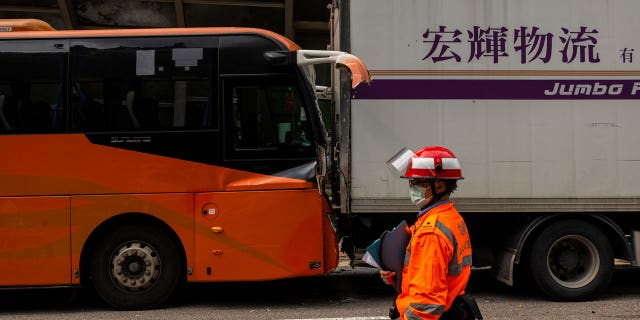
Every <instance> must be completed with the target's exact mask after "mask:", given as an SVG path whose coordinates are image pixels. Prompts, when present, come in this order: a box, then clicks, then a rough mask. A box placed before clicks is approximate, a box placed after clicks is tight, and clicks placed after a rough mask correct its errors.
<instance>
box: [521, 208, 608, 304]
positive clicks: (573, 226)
mask: <svg viewBox="0 0 640 320" xmlns="http://www.w3.org/2000/svg"><path fill="white" fill-rule="evenodd" d="M530 266H531V272H532V275H533V279H534V280H535V282H536V284H537V285H538V287H539V288H540V289H541V290H542V291H543V292H544V293H545V294H547V295H548V296H550V297H551V298H553V299H556V300H563V301H575V300H585V299H589V298H591V297H592V296H594V295H595V294H597V293H599V292H600V291H601V290H603V289H605V288H606V287H607V286H608V285H609V283H610V282H611V277H612V276H613V270H614V265H613V251H612V249H611V245H610V244H609V241H608V240H607V238H606V237H605V236H604V234H603V233H602V232H601V231H600V230H598V229H597V228H596V227H594V226H593V225H591V224H589V223H586V222H583V221H580V220H566V221H560V222H557V223H555V224H553V225H551V226H550V227H548V228H547V229H545V230H544V231H543V232H542V233H541V234H540V235H539V236H538V237H537V238H536V240H535V242H534V244H533V248H532V250H531V260H530Z"/></svg>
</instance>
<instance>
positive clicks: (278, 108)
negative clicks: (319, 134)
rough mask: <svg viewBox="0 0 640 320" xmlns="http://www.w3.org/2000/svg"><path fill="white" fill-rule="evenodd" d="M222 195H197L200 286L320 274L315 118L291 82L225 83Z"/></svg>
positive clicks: (229, 79) (235, 80) (320, 216)
mask: <svg viewBox="0 0 640 320" xmlns="http://www.w3.org/2000/svg"><path fill="white" fill-rule="evenodd" d="M222 82H223V100H224V101H223V110H224V121H223V127H224V128H223V131H224V135H225V138H224V148H223V149H224V150H223V151H224V161H223V165H224V166H225V167H227V168H229V169H230V173H228V174H227V175H228V176H227V177H225V179H224V181H225V185H224V186H223V190H222V191H220V192H211V193H201V194H197V195H196V217H197V223H196V224H197V228H198V230H196V237H197V238H196V252H198V256H197V258H196V260H197V262H196V264H197V270H196V271H195V273H196V278H197V279H198V280H264V279H275V278H283V277H291V276H300V275H313V274H322V272H323V251H322V243H323V241H322V240H323V239H322V237H323V235H322V222H323V211H322V201H323V200H324V199H323V198H322V197H321V195H320V194H319V192H318V189H317V188H316V185H315V183H314V181H315V174H316V164H317V163H316V160H317V156H316V151H315V150H316V149H315V148H316V143H315V142H314V134H313V131H312V130H311V123H310V121H311V117H309V115H308V114H307V112H308V111H305V108H303V104H302V103H303V102H302V101H303V99H302V97H301V96H300V91H299V89H298V87H297V86H296V85H295V83H294V82H287V81H286V79H282V78H277V77H276V78H273V77H271V78H269V77H255V76H251V77H247V76H234V77H222Z"/></svg>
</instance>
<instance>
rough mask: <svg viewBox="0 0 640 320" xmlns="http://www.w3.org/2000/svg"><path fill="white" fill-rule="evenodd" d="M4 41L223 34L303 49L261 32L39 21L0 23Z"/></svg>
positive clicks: (265, 31)
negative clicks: (59, 25)
mask: <svg viewBox="0 0 640 320" xmlns="http://www.w3.org/2000/svg"><path fill="white" fill-rule="evenodd" d="M0 30H2V31H12V32H0V39H56V38H112V37H113V38H117V37H154V36H191V35H222V34H258V35H262V36H265V37H267V38H271V39H274V40H276V41H278V42H280V43H282V44H283V45H284V46H285V47H286V48H287V49H289V50H291V51H294V50H299V49H301V48H300V46H298V45H297V44H296V43H295V42H293V41H291V40H290V39H288V38H286V37H285V36H283V35H281V34H278V33H275V32H272V31H268V30H264V29H257V28H239V27H200V28H153V29H100V30H55V29H53V28H52V27H51V26H50V25H49V24H48V23H46V22H44V21H41V20H37V19H0Z"/></svg>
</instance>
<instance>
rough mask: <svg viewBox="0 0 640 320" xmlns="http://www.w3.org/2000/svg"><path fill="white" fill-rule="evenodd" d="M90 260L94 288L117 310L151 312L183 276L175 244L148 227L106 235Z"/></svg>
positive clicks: (134, 226)
mask: <svg viewBox="0 0 640 320" xmlns="http://www.w3.org/2000/svg"><path fill="white" fill-rule="evenodd" d="M94 249H95V251H94V253H93V256H92V260H91V278H92V282H93V286H94V288H95V289H96V291H97V293H98V294H99V295H100V297H102V299H103V300H104V301H105V302H107V303H108V304H110V305H111V306H113V307H114V308H116V309H121V310H131V309H152V308H156V307H159V306H160V305H161V304H163V303H164V302H165V301H166V300H167V299H168V298H169V297H170V296H171V294H172V293H173V291H174V290H175V289H176V287H177V286H178V285H179V283H180V281H181V279H182V277H181V276H180V275H181V272H180V257H179V254H178V250H177V248H176V244H175V242H174V241H172V240H171V237H170V236H169V235H167V234H166V232H163V231H161V230H160V229H158V228H153V227H150V226H148V225H142V224H132V225H124V226H121V227H118V228H115V229H112V230H111V231H110V232H107V234H105V236H104V237H103V238H102V241H100V242H99V243H98V244H97V245H96V247H95V248H94Z"/></svg>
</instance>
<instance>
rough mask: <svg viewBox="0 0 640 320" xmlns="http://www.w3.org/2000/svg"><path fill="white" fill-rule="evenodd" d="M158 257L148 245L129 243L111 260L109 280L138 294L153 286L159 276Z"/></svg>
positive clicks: (118, 250)
mask: <svg viewBox="0 0 640 320" xmlns="http://www.w3.org/2000/svg"><path fill="white" fill-rule="evenodd" d="M160 271H161V270H160V257H159V256H158V255H157V254H156V251H155V250H154V249H153V248H152V247H151V246H149V245H147V244H145V243H142V242H129V243H126V244H124V245H122V246H120V247H119V248H118V249H117V250H116V251H115V252H114V254H113V255H112V258H111V278H112V279H113V281H114V282H115V283H116V284H118V286H119V287H121V288H123V289H125V290H127V291H134V292H140V291H144V290H146V289H148V288H150V287H151V286H153V285H154V284H155V283H156V281H157V280H158V277H159V276H160Z"/></svg>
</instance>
